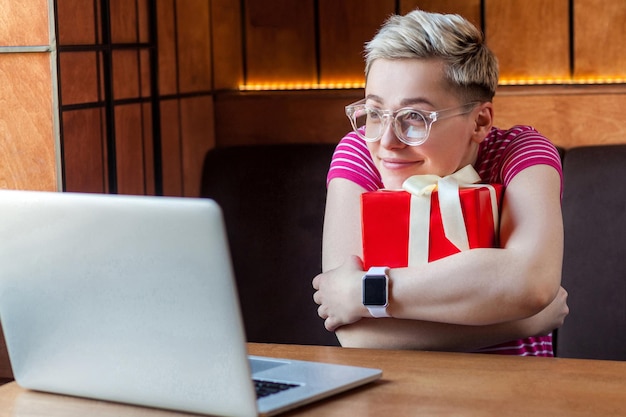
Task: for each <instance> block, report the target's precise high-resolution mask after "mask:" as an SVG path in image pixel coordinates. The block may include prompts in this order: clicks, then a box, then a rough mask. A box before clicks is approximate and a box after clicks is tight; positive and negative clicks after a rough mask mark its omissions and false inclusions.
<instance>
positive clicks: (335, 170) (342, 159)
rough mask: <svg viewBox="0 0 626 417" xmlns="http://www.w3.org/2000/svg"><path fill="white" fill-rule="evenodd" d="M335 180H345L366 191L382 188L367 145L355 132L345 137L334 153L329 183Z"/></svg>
mask: <svg viewBox="0 0 626 417" xmlns="http://www.w3.org/2000/svg"><path fill="white" fill-rule="evenodd" d="M334 178H345V179H348V180H350V181H352V182H355V183H356V184H358V185H359V186H361V187H363V188H365V189H366V190H370V191H373V190H376V189H379V188H381V187H382V182H381V179H380V174H379V173H378V169H376V166H375V165H374V161H373V160H372V156H371V154H370V152H369V149H368V148H367V144H366V143H365V141H364V140H363V139H361V138H359V137H358V136H357V135H356V134H355V133H354V132H350V133H348V134H347V135H346V136H344V137H343V138H342V139H341V141H340V142H339V144H338V145H337V147H336V148H335V152H334V153H333V157H332V161H331V164H330V170H329V171H328V177H327V183H330V181H331V180H332V179H334Z"/></svg>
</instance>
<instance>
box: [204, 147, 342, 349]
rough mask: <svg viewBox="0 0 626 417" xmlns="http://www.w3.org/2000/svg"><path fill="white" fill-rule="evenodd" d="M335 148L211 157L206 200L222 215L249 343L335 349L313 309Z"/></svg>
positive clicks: (224, 152)
mask: <svg viewBox="0 0 626 417" xmlns="http://www.w3.org/2000/svg"><path fill="white" fill-rule="evenodd" d="M333 150H334V145H321V144H320V145H301V144H298V145H257V146H254V145H252V146H239V147H225V148H216V149H213V150H211V151H210V152H209V153H208V154H207V155H206V158H205V162H204V170H203V179H202V191H201V195H202V196H204V197H210V198H213V199H215V200H216V201H217V202H218V204H220V206H221V207H222V210H223V212H224V218H225V222H226V227H227V231H228V238H229V241H230V247H231V253H232V259H233V267H234V271H235V276H236V278H237V285H238V290H239V297H240V300H241V307H242V313H243V319H244V324H245V327H246V332H247V336H248V340H249V341H251V342H268V343H296V344H319V345H338V342H337V339H336V337H335V336H334V334H333V333H330V332H328V331H326V329H325V328H324V323H323V321H322V320H321V319H320V318H319V317H318V315H317V305H316V304H315V303H314V302H313V292H314V290H313V288H312V286H311V281H312V279H313V278H314V277H315V275H317V274H318V273H319V272H320V271H321V248H322V225H323V219H324V206H325V202H326V173H327V171H328V167H329V164H330V160H331V156H332V152H333Z"/></svg>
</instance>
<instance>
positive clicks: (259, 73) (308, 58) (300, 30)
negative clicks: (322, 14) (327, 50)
mask: <svg viewBox="0 0 626 417" xmlns="http://www.w3.org/2000/svg"><path fill="white" fill-rule="evenodd" d="M314 3H315V1H314V0H298V1H293V0H273V1H272V4H271V7H269V6H268V2H267V1H266V0H246V1H245V5H246V10H245V23H246V27H245V29H244V32H245V65H246V83H248V84H265V83H268V82H269V83H277V82H287V83H316V82H317V61H316V52H315V8H314Z"/></svg>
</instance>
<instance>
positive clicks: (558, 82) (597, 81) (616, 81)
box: [498, 77, 626, 85]
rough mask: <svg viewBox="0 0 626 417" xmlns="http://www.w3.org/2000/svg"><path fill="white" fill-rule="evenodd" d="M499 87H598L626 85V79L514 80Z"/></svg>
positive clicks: (507, 81)
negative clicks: (603, 85)
mask: <svg viewBox="0 0 626 417" xmlns="http://www.w3.org/2000/svg"><path fill="white" fill-rule="evenodd" d="M498 84H499V85H585V84H591V85H598V84H626V77H586V78H584V77H577V78H528V79H524V78H513V79H508V80H507V79H501V80H500V81H499V82H498Z"/></svg>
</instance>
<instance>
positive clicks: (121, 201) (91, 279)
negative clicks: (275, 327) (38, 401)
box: [0, 190, 381, 416]
mask: <svg viewBox="0 0 626 417" xmlns="http://www.w3.org/2000/svg"><path fill="white" fill-rule="evenodd" d="M259 268H262V265H259ZM293 279H308V278H307V277H293ZM0 320H1V321H2V326H3V329H4V332H5V337H6V343H7V347H8V350H9V356H10V359H11V364H12V367H13V372H14V376H15V379H16V382H17V383H18V384H19V385H21V386H23V387H25V388H28V389H32V390H39V391H47V392H53V393H62V394H69V395H74V396H80V397H87V398H96V399H103V400H109V401H115V402H123V403H130V404H138V405H145V406H151V407H157V408H165V409H172V410H180V411H187V412H194V413H200V414H212V415H228V416H254V415H257V414H264V415H273V414H277V413H280V412H283V411H286V410H288V409H292V408H294V407H296V406H299V405H302V404H305V403H309V402H311V401H314V400H317V399H320V398H323V397H326V396H329V395H332V394H335V393H338V392H341V391H345V390H347V389H350V388H353V387H356V386H358V385H361V384H364V383H367V382H370V381H373V380H375V379H377V378H379V377H380V376H381V371H380V370H376V369H368V368H358V367H349V366H338V365H331V364H322V363H312V362H300V361H293V360H286V359H271V358H260V357H249V356H248V354H247V350H246V339H245V334H244V330H243V325H242V319H241V313H240V310H239V302H238V297H237V292H236V285H235V281H234V277H233V271H232V266H231V261H230V254H229V250H228V244H227V239H226V234H225V228H224V224H223V218H222V213H221V211H220V208H219V207H218V206H217V204H216V203H215V202H213V201H212V200H208V199H185V198H168V197H137V196H117V195H101V194H100V195H96V194H77V193H53V192H33V191H6V190H5V191H0ZM320 325H321V323H320ZM253 378H254V379H257V380H265V381H269V382H273V383H282V385H280V386H279V387H278V388H272V389H280V390H282V391H280V392H278V393H275V394H271V395H267V396H264V397H261V398H257V395H256V393H255V387H254V385H255V384H254V383H253V381H252V379H253ZM286 388H288V389H286Z"/></svg>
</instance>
